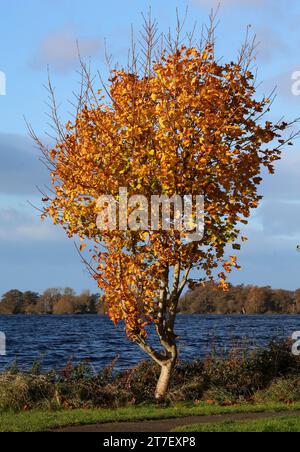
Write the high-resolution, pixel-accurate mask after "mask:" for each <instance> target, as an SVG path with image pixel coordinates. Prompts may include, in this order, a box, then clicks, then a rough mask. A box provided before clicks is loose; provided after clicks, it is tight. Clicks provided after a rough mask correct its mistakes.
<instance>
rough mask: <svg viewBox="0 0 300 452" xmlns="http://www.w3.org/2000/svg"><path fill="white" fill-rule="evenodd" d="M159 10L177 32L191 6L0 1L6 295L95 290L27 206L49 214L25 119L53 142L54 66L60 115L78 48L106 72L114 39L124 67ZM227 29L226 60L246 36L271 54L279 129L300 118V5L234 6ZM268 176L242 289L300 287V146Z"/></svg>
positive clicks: (257, 1)
mask: <svg viewBox="0 0 300 452" xmlns="http://www.w3.org/2000/svg"><path fill="white" fill-rule="evenodd" d="M217 3H218V1H214V0H190V2H189V16H188V20H187V23H186V28H187V29H190V28H192V26H193V24H194V22H195V21H196V22H197V23H198V24H199V25H200V26H201V24H202V23H204V22H206V21H207V17H208V13H209V10H210V8H211V7H212V6H214V5H216V4H217ZM149 6H151V7H152V11H153V15H154V16H155V17H156V18H157V20H158V23H159V25H160V28H161V29H162V30H163V31H166V30H167V29H168V27H169V26H171V27H173V26H174V24H175V18H176V14H175V8H176V6H177V7H179V9H180V10H181V11H182V12H184V10H185V6H186V2H185V1H180V0H177V1H169V0H164V1H158V0H154V1H150V2H149V1H144V0H130V1H120V0H115V1H114V2H107V1H105V2H104V1H99V0H84V1H83V0H60V1H58V0H0V14H1V27H0V71H3V72H4V73H5V74H6V78H7V87H6V96H0V154H1V160H0V161H1V165H0V293H3V292H5V291H6V290H8V289H11V288H19V289H21V290H26V289H31V290H37V291H42V290H44V289H45V288H47V287H57V286H72V287H74V288H75V289H76V290H78V291H79V290H82V289H85V288H90V289H92V290H96V287H95V284H94V283H93V282H92V281H90V278H89V275H88V274H87V273H86V272H85V271H84V269H83V267H82V264H81V262H80V261H79V258H78V255H77V252H76V250H75V247H74V244H73V242H72V240H68V239H67V238H66V237H65V236H64V234H63V233H62V232H61V231H60V230H59V229H57V228H55V227H54V226H52V225H51V224H50V223H48V222H45V223H41V222H40V220H39V217H38V213H37V212H36V211H35V210H34V209H33V208H32V207H31V206H30V205H29V204H28V201H30V202H32V203H34V204H37V205H39V198H40V196H39V194H38V192H37V189H36V185H40V186H41V185H43V184H44V183H47V174H46V172H45V169H44V168H43V166H42V165H41V164H40V163H39V161H38V152H37V150H36V149H34V147H33V146H32V143H31V141H30V139H29V138H28V136H27V129H26V124H25V121H24V116H25V117H26V118H27V119H28V120H29V121H30V122H31V123H32V124H33V125H34V127H35V129H36V131H37V132H38V133H39V134H42V133H43V132H44V131H46V130H49V129H48V126H47V122H48V120H47V116H46V111H47V108H46V106H45V102H46V100H47V94H46V92H45V89H44V87H43V86H44V84H45V83H46V81H47V65H49V66H50V71H51V74H52V79H53V82H54V85H55V86H56V88H57V95H58V98H59V100H60V103H61V115H62V117H63V118H66V117H67V116H68V115H67V113H68V110H69V109H70V106H69V105H68V102H67V99H70V98H71V97H72V91H73V90H76V88H77V87H78V77H77V75H76V68H77V59H76V40H78V41H79V45H80V48H81V53H82V54H83V56H84V57H91V59H92V64H93V65H94V67H97V68H99V69H100V70H101V71H104V74H105V71H106V70H105V66H104V39H105V38H106V39H107V42H108V46H109V48H110V50H111V52H112V53H113V55H114V56H115V58H116V60H119V61H120V62H122V61H124V60H125V58H126V55H127V48H128V46H129V44H130V27H131V24H133V26H134V28H135V29H136V30H137V31H138V30H139V28H140V26H141V12H142V11H144V12H145V11H147V10H148V8H149ZM219 19H220V25H219V27H218V29H217V39H218V52H219V54H220V56H223V57H224V59H228V58H232V57H233V56H234V55H235V53H236V50H237V49H238V47H239V45H240V43H241V42H242V40H243V37H244V35H245V29H246V27H247V25H251V30H252V33H256V34H257V36H258V41H260V42H261V44H260V47H259V54H258V56H257V65H258V68H259V72H258V80H259V81H260V82H262V84H261V86H260V88H259V93H260V94H265V93H268V92H269V91H270V90H271V89H272V88H273V87H274V86H277V93H278V96H277V99H276V102H275V104H274V107H273V112H272V119H279V118H280V117H281V116H283V115H285V116H286V117H287V118H288V119H293V118H295V117H298V116H300V97H299V96H293V95H292V93H291V83H292V82H291V75H292V73H293V72H294V71H300V53H299V50H298V49H299V45H300V32H299V21H300V2H299V1H297V0H285V1H282V0H239V1H238V0H223V3H222V6H221V10H220V13H219ZM277 167H278V172H277V174H276V176H273V177H270V176H267V177H266V179H265V181H264V183H263V185H262V187H261V192H262V193H263V194H264V195H265V198H264V201H263V203H262V205H261V207H260V208H259V210H258V211H257V212H256V213H255V215H254V217H253V219H252V220H251V222H250V224H249V226H248V227H247V228H246V229H245V232H246V234H247V235H248V236H249V239H250V240H249V242H248V243H247V244H246V245H245V246H244V249H243V251H242V252H241V254H240V262H241V264H242V267H243V269H242V271H241V272H236V273H234V274H232V276H231V281H232V282H233V283H238V282H239V283H252V284H259V285H272V286H274V287H283V288H296V287H300V254H297V253H296V251H295V249H296V245H297V243H298V242H300V226H299V225H300V184H299V180H300V141H299V142H298V143H296V146H295V147H294V148H290V149H289V150H288V151H287V152H286V154H285V155H284V156H283V160H282V161H281V162H280V163H279V164H278V165H277Z"/></svg>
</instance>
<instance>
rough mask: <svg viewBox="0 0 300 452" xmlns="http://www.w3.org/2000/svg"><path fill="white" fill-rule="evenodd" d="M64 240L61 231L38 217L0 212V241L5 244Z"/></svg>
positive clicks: (22, 212)
mask: <svg viewBox="0 0 300 452" xmlns="http://www.w3.org/2000/svg"><path fill="white" fill-rule="evenodd" d="M63 238H64V235H63V233H62V231H61V230H60V229H58V228H55V227H54V226H53V225H52V224H51V223H50V222H49V221H44V222H43V221H41V220H40V218H39V217H38V215H33V214H29V213H27V212H24V211H21V210H17V209H14V208H11V209H1V210H0V240H3V241H5V242H14V243H16V242H23V241H26V242H32V243H37V242H53V241H58V240H61V239H63Z"/></svg>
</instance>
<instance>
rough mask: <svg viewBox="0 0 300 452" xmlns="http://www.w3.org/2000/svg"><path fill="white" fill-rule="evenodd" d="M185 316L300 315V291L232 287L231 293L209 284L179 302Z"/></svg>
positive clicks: (230, 288) (188, 294)
mask: <svg viewBox="0 0 300 452" xmlns="http://www.w3.org/2000/svg"><path fill="white" fill-rule="evenodd" d="M180 312H181V313H186V314H249V315H250V314H300V289H298V290H296V291H291V290H283V289H272V288H271V287H269V286H267V287H257V286H244V285H240V286H230V287H229V290H228V292H223V291H221V290H219V289H218V288H217V287H216V286H215V285H214V284H212V283H208V284H206V285H204V286H203V287H198V288H196V289H194V290H193V291H189V292H187V294H186V295H185V296H184V297H183V298H182V299H181V301H180Z"/></svg>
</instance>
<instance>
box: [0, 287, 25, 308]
mask: <svg viewBox="0 0 300 452" xmlns="http://www.w3.org/2000/svg"><path fill="white" fill-rule="evenodd" d="M23 306H24V294H23V292H21V291H20V290H16V289H14V290H10V291H9V292H6V293H5V294H4V295H3V296H2V299H1V312H2V313H4V314H21V313H22V310H23Z"/></svg>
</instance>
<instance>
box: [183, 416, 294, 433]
mask: <svg viewBox="0 0 300 452" xmlns="http://www.w3.org/2000/svg"><path fill="white" fill-rule="evenodd" d="M175 431H176V432H190V433H191V432H192V433H198V432H199V433H233V432H235V433H299V432H300V418H299V416H286V417H280V418H276V419H259V420H256V421H243V422H234V421H226V422H219V423H213V424H198V425H189V426H187V427H181V428H178V429H176V430H175Z"/></svg>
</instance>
